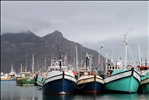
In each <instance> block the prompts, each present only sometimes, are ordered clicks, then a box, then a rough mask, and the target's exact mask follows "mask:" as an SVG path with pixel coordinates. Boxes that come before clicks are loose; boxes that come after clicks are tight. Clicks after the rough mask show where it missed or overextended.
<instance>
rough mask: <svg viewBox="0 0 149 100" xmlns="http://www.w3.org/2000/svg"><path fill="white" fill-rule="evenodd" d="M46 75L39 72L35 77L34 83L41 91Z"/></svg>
mask: <svg viewBox="0 0 149 100" xmlns="http://www.w3.org/2000/svg"><path fill="white" fill-rule="evenodd" d="M46 74H47V72H40V73H38V74H37V76H36V77H37V79H36V83H37V86H38V88H39V89H42V87H43V83H44V81H45V79H46Z"/></svg>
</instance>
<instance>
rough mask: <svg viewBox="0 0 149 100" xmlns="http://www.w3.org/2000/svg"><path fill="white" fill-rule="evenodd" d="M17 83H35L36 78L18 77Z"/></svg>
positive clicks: (24, 84)
mask: <svg viewBox="0 0 149 100" xmlns="http://www.w3.org/2000/svg"><path fill="white" fill-rule="evenodd" d="M16 83H17V85H20V86H28V85H33V86H34V84H35V79H30V78H17V79H16Z"/></svg>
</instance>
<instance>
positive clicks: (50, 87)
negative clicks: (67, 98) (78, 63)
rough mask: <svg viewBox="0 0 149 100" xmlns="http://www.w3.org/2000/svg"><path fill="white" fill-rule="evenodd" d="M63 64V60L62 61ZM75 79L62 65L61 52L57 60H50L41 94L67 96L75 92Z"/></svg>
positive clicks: (70, 71)
mask: <svg viewBox="0 0 149 100" xmlns="http://www.w3.org/2000/svg"><path fill="white" fill-rule="evenodd" d="M64 62H65V60H64ZM75 84H76V79H75V76H74V74H73V71H72V70H69V69H68V67H67V66H66V65H65V63H63V61H62V59H61V51H60V57H59V59H54V60H51V66H49V67H48V72H47V74H46V79H45V81H44V84H43V93H49V94H69V93H73V92H75Z"/></svg>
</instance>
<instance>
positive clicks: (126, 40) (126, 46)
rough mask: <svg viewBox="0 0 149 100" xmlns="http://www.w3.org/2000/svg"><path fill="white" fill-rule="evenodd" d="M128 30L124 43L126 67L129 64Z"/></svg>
mask: <svg viewBox="0 0 149 100" xmlns="http://www.w3.org/2000/svg"><path fill="white" fill-rule="evenodd" d="M127 35H128V34H127V32H126V34H124V43H125V67H126V66H127V48H128V38H127Z"/></svg>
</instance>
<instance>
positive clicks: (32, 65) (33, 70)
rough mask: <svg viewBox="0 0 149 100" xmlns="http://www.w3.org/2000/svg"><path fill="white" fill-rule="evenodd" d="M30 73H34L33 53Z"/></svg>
mask: <svg viewBox="0 0 149 100" xmlns="http://www.w3.org/2000/svg"><path fill="white" fill-rule="evenodd" d="M32 73H34V53H33V54H32Z"/></svg>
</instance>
